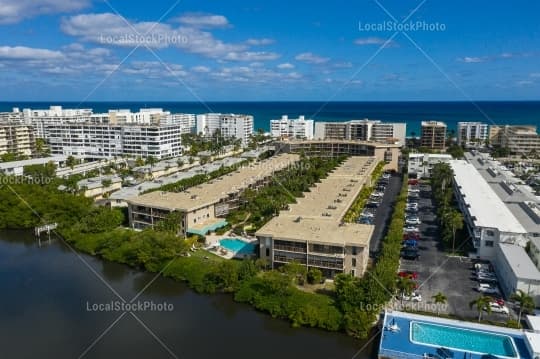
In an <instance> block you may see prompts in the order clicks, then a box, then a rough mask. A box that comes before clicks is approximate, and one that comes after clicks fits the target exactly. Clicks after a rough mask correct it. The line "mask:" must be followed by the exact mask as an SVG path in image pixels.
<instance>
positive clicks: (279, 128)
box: [270, 115, 313, 140]
mask: <svg viewBox="0 0 540 359" xmlns="http://www.w3.org/2000/svg"><path fill="white" fill-rule="evenodd" d="M270 133H271V134H272V137H280V138H282V137H288V138H303V139H308V140H311V139H313V120H311V119H309V120H306V119H305V118H304V116H300V117H298V118H289V117H288V116H286V115H283V116H281V118H280V119H277V120H270Z"/></svg>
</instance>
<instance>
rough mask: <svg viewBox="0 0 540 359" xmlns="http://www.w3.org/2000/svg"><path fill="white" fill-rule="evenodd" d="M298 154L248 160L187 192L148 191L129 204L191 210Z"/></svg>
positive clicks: (211, 202)
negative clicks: (227, 172)
mask: <svg viewBox="0 0 540 359" xmlns="http://www.w3.org/2000/svg"><path fill="white" fill-rule="evenodd" d="M299 158H300V156H299V155H295V154H281V155H279V156H275V157H271V158H269V159H267V160H264V161H260V162H255V163H251V164H249V165H246V166H245V167H241V168H240V169H238V170H236V171H235V172H232V173H229V174H227V175H225V176H221V177H218V178H215V179H213V180H211V181H209V182H206V183H204V184H201V185H199V186H195V187H191V188H189V189H187V190H186V191H183V192H179V193H175V192H160V191H156V192H151V193H147V194H143V195H140V196H138V197H135V198H131V199H130V200H128V202H129V203H130V204H133V205H139V206H145V207H153V208H161V209H166V210H171V211H174V210H182V211H186V212H189V211H192V210H195V209H197V208H202V207H205V206H208V205H211V204H213V203H217V202H219V201H220V200H221V199H224V198H226V197H227V196H228V195H229V194H231V193H235V192H237V191H238V190H240V189H243V188H246V187H247V186H249V185H250V184H251V183H254V182H256V181H258V180H260V179H262V178H265V177H267V176H269V175H271V174H272V173H273V172H275V171H279V170H281V169H284V168H285V167H287V166H289V165H290V164H292V163H294V162H296V161H298V159H299Z"/></svg>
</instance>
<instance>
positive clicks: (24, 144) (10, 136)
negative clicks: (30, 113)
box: [0, 123, 36, 156]
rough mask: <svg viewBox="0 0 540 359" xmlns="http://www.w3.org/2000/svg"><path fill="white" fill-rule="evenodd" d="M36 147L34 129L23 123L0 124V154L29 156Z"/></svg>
mask: <svg viewBox="0 0 540 359" xmlns="http://www.w3.org/2000/svg"><path fill="white" fill-rule="evenodd" d="M35 147H36V141H35V137H34V131H33V128H32V127H31V126H27V125H23V124H16V123H12V124H0V154H4V153H14V154H19V155H26V156H30V155H31V154H32V152H33V151H34V149H35Z"/></svg>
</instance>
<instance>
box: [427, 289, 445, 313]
mask: <svg viewBox="0 0 540 359" xmlns="http://www.w3.org/2000/svg"><path fill="white" fill-rule="evenodd" d="M431 298H432V299H433V302H434V303H435V304H446V301H447V298H446V296H445V295H444V294H442V293H441V292H438V293H437V294H435V295H434V296H432V297H431ZM440 309H441V308H440V306H439V305H437V315H439V312H440Z"/></svg>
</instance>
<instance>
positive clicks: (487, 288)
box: [476, 283, 499, 294]
mask: <svg viewBox="0 0 540 359" xmlns="http://www.w3.org/2000/svg"><path fill="white" fill-rule="evenodd" d="M476 290H477V291H479V292H480V293H485V294H499V289H498V288H497V287H495V286H492V285H490V284H487V283H480V284H478V287H477V288H476Z"/></svg>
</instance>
